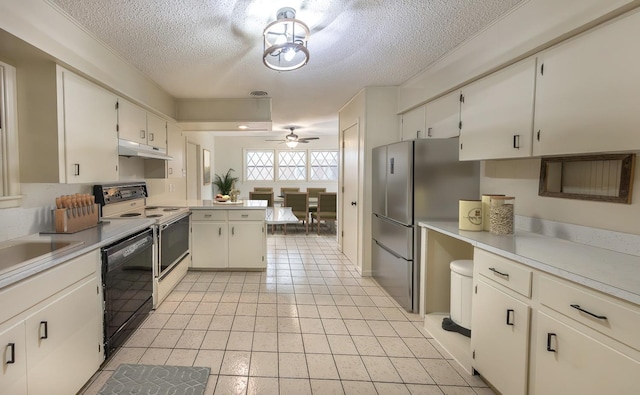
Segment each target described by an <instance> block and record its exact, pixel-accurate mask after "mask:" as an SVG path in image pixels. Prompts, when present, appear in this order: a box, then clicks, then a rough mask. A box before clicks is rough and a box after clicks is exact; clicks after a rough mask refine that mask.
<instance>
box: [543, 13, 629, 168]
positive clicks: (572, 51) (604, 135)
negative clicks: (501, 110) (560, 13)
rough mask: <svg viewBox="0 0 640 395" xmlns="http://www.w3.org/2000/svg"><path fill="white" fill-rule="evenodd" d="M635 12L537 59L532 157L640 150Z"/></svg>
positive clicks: (552, 49) (549, 51) (553, 49)
mask: <svg viewBox="0 0 640 395" xmlns="http://www.w3.org/2000/svg"><path fill="white" fill-rule="evenodd" d="M638 37H640V12H637V11H636V12H633V13H632V14H629V15H627V16H624V17H622V18H620V19H618V20H615V21H612V22H609V23H607V24H605V25H603V26H601V27H598V28H596V29H595V30H593V31H590V32H587V33H585V34H583V35H581V36H578V37H576V38H574V39H572V40H570V41H568V42H566V43H563V44H561V45H558V46H557V47H554V48H551V49H550V50H548V51H546V52H544V53H542V54H541V56H540V57H539V59H540V62H539V63H540V64H539V67H538V77H537V80H538V82H537V87H536V115H535V124H534V131H535V138H534V148H533V153H534V154H535V155H559V154H574V153H588V152H606V151H629V150H637V149H640V131H639V125H640V111H639V107H638V103H640V67H638V65H639V64H640V51H638Z"/></svg>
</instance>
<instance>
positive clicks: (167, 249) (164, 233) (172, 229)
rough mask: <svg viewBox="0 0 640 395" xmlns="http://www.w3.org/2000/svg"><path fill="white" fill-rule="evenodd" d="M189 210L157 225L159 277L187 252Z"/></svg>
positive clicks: (164, 274) (167, 271) (189, 221)
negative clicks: (176, 217)
mask: <svg viewBox="0 0 640 395" xmlns="http://www.w3.org/2000/svg"><path fill="white" fill-rule="evenodd" d="M190 227H191V212H189V213H187V214H185V215H184V216H182V217H180V218H178V219H175V220H173V221H171V222H167V223H164V224H161V225H159V226H158V245H159V247H158V271H157V276H158V278H159V279H161V278H162V277H163V276H166V275H167V274H168V273H169V272H170V271H171V269H173V267H174V266H175V265H176V264H177V263H178V262H180V261H181V260H182V259H184V257H186V256H187V255H188V254H189V246H190V242H189V237H190V235H191V233H190V232H189V229H190Z"/></svg>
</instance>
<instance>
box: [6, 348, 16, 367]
mask: <svg viewBox="0 0 640 395" xmlns="http://www.w3.org/2000/svg"><path fill="white" fill-rule="evenodd" d="M7 348H11V353H10V354H9V355H10V357H9V360H8V361H7V364H10V363H16V344H15V343H9V344H7Z"/></svg>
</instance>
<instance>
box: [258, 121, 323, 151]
mask: <svg viewBox="0 0 640 395" xmlns="http://www.w3.org/2000/svg"><path fill="white" fill-rule="evenodd" d="M288 129H289V130H290V131H291V133H289V134H288V135H286V136H285V137H284V140H265V141H279V142H281V143H286V144H287V147H289V148H294V147H295V146H297V145H298V143H304V144H306V143H308V142H309V141H311V140H319V139H320V137H298V135H297V134H295V133H293V131H294V130H295V129H296V127H294V126H290V127H289V128H288Z"/></svg>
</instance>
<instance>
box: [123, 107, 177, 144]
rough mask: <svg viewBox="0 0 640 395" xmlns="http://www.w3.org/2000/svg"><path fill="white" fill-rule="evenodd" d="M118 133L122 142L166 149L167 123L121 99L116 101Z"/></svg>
mask: <svg viewBox="0 0 640 395" xmlns="http://www.w3.org/2000/svg"><path fill="white" fill-rule="evenodd" d="M118 133H119V137H120V138H121V139H124V140H129V141H134V142H136V143H140V144H147V145H150V146H152V147H156V148H163V149H166V148H167V121H165V120H164V119H162V118H160V117H158V116H157V115H154V114H152V113H148V112H147V111H146V110H145V109H143V108H142V107H139V106H137V105H135V104H133V103H131V102H129V101H127V100H124V99H122V98H119V99H118Z"/></svg>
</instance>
